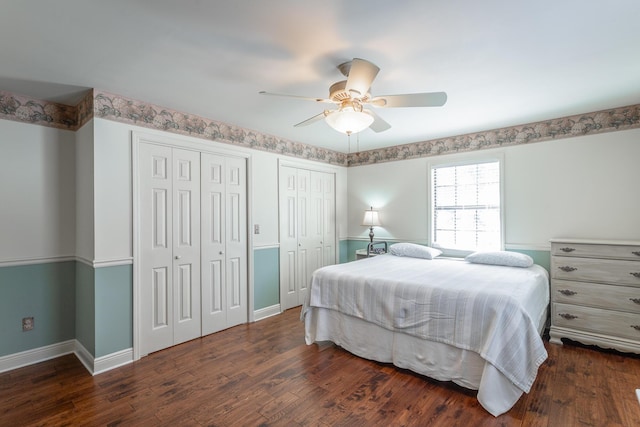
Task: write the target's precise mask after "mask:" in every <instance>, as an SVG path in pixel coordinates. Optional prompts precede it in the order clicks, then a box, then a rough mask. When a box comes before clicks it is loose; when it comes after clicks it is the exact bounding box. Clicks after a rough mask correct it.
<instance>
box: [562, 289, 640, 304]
mask: <svg viewBox="0 0 640 427" xmlns="http://www.w3.org/2000/svg"><path fill="white" fill-rule="evenodd" d="M558 292H560V293H561V294H562V295H566V296H569V297H570V296H571V295H575V294H577V292H576V291H572V290H570V289H560V290H558ZM638 304H640V300H638Z"/></svg>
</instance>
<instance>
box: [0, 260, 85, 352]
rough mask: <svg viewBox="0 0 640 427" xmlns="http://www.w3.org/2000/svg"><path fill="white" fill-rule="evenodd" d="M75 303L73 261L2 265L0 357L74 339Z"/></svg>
mask: <svg viewBox="0 0 640 427" xmlns="http://www.w3.org/2000/svg"><path fill="white" fill-rule="evenodd" d="M75 306H76V301H75V262H74V261H69V262H57V263H46V264H36V265H23V266H11V267H2V268H0V356H6V355H8V354H13V353H18V352H21V351H26V350H31V349H34V348H38V347H43V346H47V345H51V344H56V343H60V342H63V341H67V340H70V339H73V338H74V337H75ZM31 316H33V318H34V325H35V327H34V329H33V330H31V331H28V332H22V318H23V317H31Z"/></svg>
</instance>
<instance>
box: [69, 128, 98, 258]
mask: <svg viewBox="0 0 640 427" xmlns="http://www.w3.org/2000/svg"><path fill="white" fill-rule="evenodd" d="M93 152H94V150H93V120H91V121H89V122H88V123H87V124H85V125H84V126H83V127H82V128H80V129H79V130H78V131H77V132H76V161H75V165H74V166H75V179H76V182H75V185H76V187H75V192H76V206H75V214H76V228H75V229H76V248H75V250H76V256H77V257H79V258H81V259H83V260H84V261H85V262H88V263H91V262H93V259H94V242H95V239H94V233H93V230H94V228H93V212H94V207H93Z"/></svg>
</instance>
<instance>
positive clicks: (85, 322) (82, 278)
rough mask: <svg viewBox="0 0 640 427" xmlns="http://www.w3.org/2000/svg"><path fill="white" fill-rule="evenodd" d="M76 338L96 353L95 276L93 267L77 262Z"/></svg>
mask: <svg viewBox="0 0 640 427" xmlns="http://www.w3.org/2000/svg"><path fill="white" fill-rule="evenodd" d="M75 271H76V290H75V295H76V306H75V317H76V324H75V338H76V339H77V340H78V341H79V342H80V344H82V346H83V347H84V348H85V349H87V351H88V352H89V353H91V354H92V355H94V356H95V354H96V313H95V303H94V301H95V299H96V296H95V278H94V272H93V267H90V266H88V265H87V264H84V263H82V262H76V263H75Z"/></svg>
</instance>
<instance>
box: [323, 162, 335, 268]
mask: <svg viewBox="0 0 640 427" xmlns="http://www.w3.org/2000/svg"><path fill="white" fill-rule="evenodd" d="M321 182H322V239H321V240H322V242H321V243H322V251H323V255H322V266H326V265H333V264H335V263H336V180H335V175H334V174H332V173H323V174H322V175H321Z"/></svg>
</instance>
